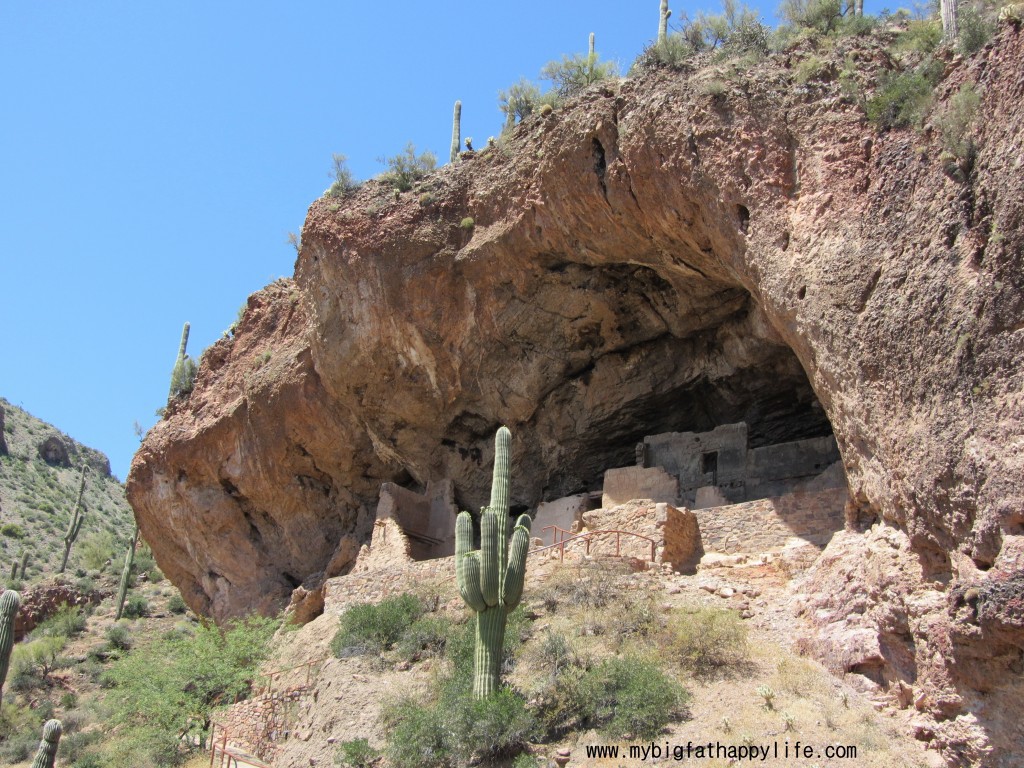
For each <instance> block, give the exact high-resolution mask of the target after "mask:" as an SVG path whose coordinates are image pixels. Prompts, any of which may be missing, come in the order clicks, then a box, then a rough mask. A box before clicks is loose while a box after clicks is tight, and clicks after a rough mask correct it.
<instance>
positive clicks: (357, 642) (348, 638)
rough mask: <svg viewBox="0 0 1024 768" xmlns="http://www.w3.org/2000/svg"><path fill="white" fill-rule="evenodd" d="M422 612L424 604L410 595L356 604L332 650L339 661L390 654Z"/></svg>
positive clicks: (345, 616) (344, 617)
mask: <svg viewBox="0 0 1024 768" xmlns="http://www.w3.org/2000/svg"><path fill="white" fill-rule="evenodd" d="M422 613H423V605H422V604H421V603H420V601H419V599H418V598H417V597H415V596H414V595H410V594H404V595H399V596H397V597H388V598H385V599H384V600H381V601H380V602H379V603H376V604H373V603H361V604H359V605H353V606H352V607H351V608H348V609H347V610H346V611H345V612H344V613H343V614H342V615H341V622H340V626H339V628H338V632H337V633H336V634H335V635H334V639H333V640H331V650H332V651H333V652H334V655H335V656H337V657H338V658H344V657H346V656H351V655H356V654H363V653H374V654H377V653H381V652H383V651H386V650H388V649H389V648H391V646H393V645H394V644H395V643H397V642H398V641H399V640H400V639H401V637H402V635H403V634H404V633H405V632H406V630H408V629H409V627H411V626H412V624H413V622H414V621H416V619H418V618H419V617H420V615H421V614H422Z"/></svg>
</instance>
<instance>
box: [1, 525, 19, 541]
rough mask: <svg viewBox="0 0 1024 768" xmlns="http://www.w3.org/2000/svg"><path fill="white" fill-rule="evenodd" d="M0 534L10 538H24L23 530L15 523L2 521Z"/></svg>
mask: <svg viewBox="0 0 1024 768" xmlns="http://www.w3.org/2000/svg"><path fill="white" fill-rule="evenodd" d="M0 534H2V535H4V536H7V537H8V538H11V539H23V538H25V530H24V529H23V528H22V527H21V526H20V525H18V524H17V523H4V524H3V525H0Z"/></svg>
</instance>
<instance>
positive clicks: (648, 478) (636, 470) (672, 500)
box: [601, 467, 679, 509]
mask: <svg viewBox="0 0 1024 768" xmlns="http://www.w3.org/2000/svg"><path fill="white" fill-rule="evenodd" d="M678 497H679V481H678V480H677V479H676V477H675V476H674V475H672V474H671V473H669V472H666V471H665V470H664V469H662V468H661V467H619V468H617V469H609V470H608V471H607V472H605V473H604V493H603V494H602V496H601V507H602V508H604V509H611V508H612V507H615V506H618V505H619V504H625V503H626V502H628V501H631V500H633V499H652V500H654V501H662V502H665V503H666V504H676V503H677V500H678Z"/></svg>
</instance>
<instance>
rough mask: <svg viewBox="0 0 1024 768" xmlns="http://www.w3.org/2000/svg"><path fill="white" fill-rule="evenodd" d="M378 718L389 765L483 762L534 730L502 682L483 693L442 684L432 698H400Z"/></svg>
mask: <svg viewBox="0 0 1024 768" xmlns="http://www.w3.org/2000/svg"><path fill="white" fill-rule="evenodd" d="M383 719H384V723H385V725H386V727H387V730H388V743H387V747H386V749H385V754H386V755H387V757H388V761H389V763H390V764H391V765H392V766H394V768H421V767H422V768H435V767H436V768H440V767H442V766H443V767H445V768H448V767H449V766H453V765H469V764H472V763H478V762H482V763H483V764H485V765H487V764H490V762H491V761H493V760H494V759H496V758H500V757H506V756H512V755H515V754H517V753H519V752H521V751H522V749H523V748H524V746H525V745H526V743H527V741H528V740H529V739H530V738H532V737H533V735H534V734H535V733H536V731H537V726H536V722H535V720H534V718H533V716H532V715H531V714H530V713H529V711H528V710H527V709H526V703H525V702H524V701H523V699H522V697H521V696H518V695H517V694H515V693H514V692H513V691H511V690H509V689H508V688H503V689H501V690H500V691H498V692H497V693H495V694H493V695H492V696H489V697H487V698H485V699H475V698H473V694H472V688H471V686H466V687H463V688H461V689H459V690H456V689H454V688H448V689H446V691H445V693H444V694H443V695H442V696H441V698H440V699H439V700H438V701H436V702H434V703H428V704H424V703H423V702H420V701H417V700H415V699H411V698H405V699H400V700H398V701H396V702H394V703H392V704H390V705H389V706H387V707H385V709H384V714H383Z"/></svg>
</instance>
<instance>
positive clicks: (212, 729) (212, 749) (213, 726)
mask: <svg viewBox="0 0 1024 768" xmlns="http://www.w3.org/2000/svg"><path fill="white" fill-rule="evenodd" d="M216 733H217V724H216V723H210V768H213V757H214V755H216V754H217V742H216V741H214V740H213V737H214V734H216Z"/></svg>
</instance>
